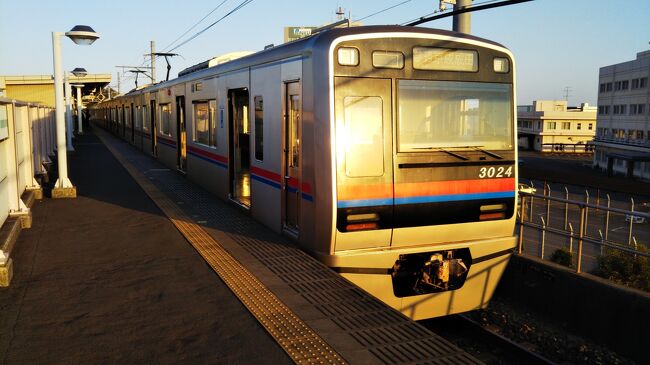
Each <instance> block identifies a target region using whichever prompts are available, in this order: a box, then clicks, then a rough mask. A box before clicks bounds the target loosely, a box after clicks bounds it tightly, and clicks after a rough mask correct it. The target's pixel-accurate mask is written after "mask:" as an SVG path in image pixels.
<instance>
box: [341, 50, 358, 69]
mask: <svg viewBox="0 0 650 365" xmlns="http://www.w3.org/2000/svg"><path fill="white" fill-rule="evenodd" d="M337 61H338V62H339V65H341V66H356V65H358V64H359V50H358V49H356V48H352V47H341V48H339V50H338V51H337Z"/></svg>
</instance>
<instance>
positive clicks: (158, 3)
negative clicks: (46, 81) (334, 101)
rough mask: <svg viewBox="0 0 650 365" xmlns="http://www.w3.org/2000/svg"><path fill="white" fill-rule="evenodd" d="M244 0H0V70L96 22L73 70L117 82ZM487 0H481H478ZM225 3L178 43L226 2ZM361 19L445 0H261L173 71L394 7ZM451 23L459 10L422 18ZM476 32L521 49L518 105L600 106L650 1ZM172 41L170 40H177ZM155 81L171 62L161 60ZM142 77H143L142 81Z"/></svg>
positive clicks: (535, 6)
mask: <svg viewBox="0 0 650 365" xmlns="http://www.w3.org/2000/svg"><path fill="white" fill-rule="evenodd" d="M242 1H243V0H225V2H224V0H212V1H208V0H185V1H182V0H151V1H150V0H130V1H124V0H112V1H106V0H96V1H88V0H84V1H77V0H65V1H47V0H41V1H36V0H20V1H16V0H0V14H2V15H3V16H2V20H1V21H0V75H47V74H52V69H53V67H52V36H51V32H53V31H57V32H65V31H68V30H70V29H71V28H72V27H73V26H74V25H77V24H83V25H90V26H91V27H93V28H94V29H95V31H97V32H98V33H100V35H101V38H100V39H99V40H97V41H96V42H95V43H94V44H93V45H91V46H76V45H75V44H74V43H72V42H71V41H70V40H68V39H67V38H65V37H63V39H62V54H63V65H64V69H65V70H72V69H73V68H75V67H84V68H86V69H87V70H88V72H89V73H110V74H112V76H113V84H112V85H113V86H114V87H117V82H116V79H117V72H118V71H122V70H121V69H119V68H116V67H115V66H117V65H126V66H140V65H145V64H144V57H143V55H144V54H145V53H148V52H149V42H150V41H151V40H153V41H155V42H156V48H157V51H158V52H162V51H166V50H169V49H170V48H173V46H174V45H176V44H178V43H180V42H182V41H183V40H184V39H186V38H188V37H190V36H192V35H194V34H195V33H196V32H198V31H200V30H202V29H203V28H205V27H207V26H208V25H209V24H211V23H213V22H215V21H217V20H218V19H219V18H221V17H223V16H224V15H225V14H226V13H227V12H229V11H230V10H232V9H233V8H235V7H236V6H237V5H239V4H241V3H242ZM485 1H486V0H474V4H480V3H483V2H485ZM222 2H224V3H223V5H221V7H220V8H218V9H217V10H215V11H214V12H213V13H212V14H211V15H209V16H208V17H207V18H206V19H205V20H204V21H203V22H202V23H200V24H199V25H198V26H196V27H195V28H194V29H192V30H191V31H189V32H188V33H187V34H186V35H185V36H184V37H182V38H181V39H180V40H179V41H178V42H176V43H173V42H174V41H175V40H176V39H178V38H179V37H180V36H181V35H182V34H183V33H185V32H186V31H187V30H188V29H189V28H191V27H192V26H194V25H195V24H196V23H197V22H198V21H199V20H200V19H202V18H203V17H205V16H206V15H207V14H208V13H210V12H211V11H212V10H213V9H215V8H216V7H217V5H219V4H220V3H222ZM400 3H403V4H401V5H399V6H397V7H395V8H393V9H390V10H387V11H385V12H382V13H380V14H378V15H374V16H371V17H368V18H366V19H364V20H362V23H363V24H364V25H374V24H402V23H405V22H408V21H411V20H415V19H418V18H420V17H422V16H426V15H431V14H432V13H433V12H434V11H435V10H436V9H437V8H438V3H439V2H438V1H437V0H410V1H404V0H318V1H296V0H292V1H288V0H254V1H252V2H251V3H249V4H248V5H246V6H244V7H243V8H241V9H240V10H238V11H236V12H234V13H233V14H232V15H230V16H228V17H227V18H225V19H223V20H222V21H220V22H219V23H217V24H216V25H214V26H213V27H211V28H210V29H208V30H207V31H205V32H204V33H202V34H201V35H199V36H198V37H196V38H195V39H194V40H192V41H190V42H188V43H186V44H185V45H183V46H181V47H179V48H178V49H175V50H174V51H173V52H175V53H179V54H180V56H179V57H174V58H172V59H171V63H172V70H171V76H170V78H173V77H175V76H176V74H177V73H178V72H179V71H181V70H182V69H184V68H186V67H188V66H191V65H194V64H197V63H199V62H203V61H205V60H207V59H209V58H211V57H214V56H218V55H222V54H225V53H228V52H233V51H257V50H262V49H263V48H264V46H265V45H268V44H272V43H273V44H276V45H278V44H281V43H282V40H283V29H284V27H285V26H319V25H323V24H326V23H329V22H332V21H336V20H337V18H336V14H335V11H336V9H337V8H338V7H342V8H343V9H344V11H345V13H346V15H350V16H351V18H352V20H356V19H360V18H364V17H366V16H368V15H371V14H373V13H375V12H378V11H380V10H383V9H386V8H389V7H391V6H393V5H396V4H400ZM421 26H423V27H429V28H439V29H447V30H451V27H452V21H451V17H449V18H445V19H441V20H435V21H432V22H429V23H425V24H423V25H421ZM471 27H472V29H471V33H472V34H473V35H475V36H479V37H483V38H487V39H490V40H493V41H496V42H498V43H501V44H503V45H505V46H506V47H508V48H509V49H510V50H511V51H512V52H513V54H514V56H515V63H516V72H517V83H518V85H517V88H518V90H517V104H519V105H523V104H531V103H532V101H533V100H553V99H555V100H562V99H565V88H567V87H568V88H569V94H568V101H569V105H579V104H580V103H583V102H588V103H589V104H591V105H595V104H596V101H597V90H598V71H599V68H600V67H603V66H607V65H611V64H615V63H620V62H625V61H631V60H634V59H635V58H636V54H637V53H638V52H642V51H646V50H649V49H650V43H649V42H650V1H648V0H624V1H621V0H619V1H612V0H535V1H531V2H526V3H521V4H516V5H511V6H505V7H500V8H495V9H490V10H484V11H478V12H474V13H472V25H471ZM170 45H171V46H170ZM157 64H158V70H157V79H158V81H160V80H162V79H164V77H165V76H164V75H165V71H166V69H165V67H166V65H165V62H164V60H162V59H159V60H158V61H157ZM143 78H144V77H143V76H139V83H140V84H143V83H144V80H143ZM133 79H134V76H133V74H129V73H127V76H126V77H124V78H123V79H122V83H121V86H122V92H126V91H128V90H129V89H131V88H133V87H134V80H133Z"/></svg>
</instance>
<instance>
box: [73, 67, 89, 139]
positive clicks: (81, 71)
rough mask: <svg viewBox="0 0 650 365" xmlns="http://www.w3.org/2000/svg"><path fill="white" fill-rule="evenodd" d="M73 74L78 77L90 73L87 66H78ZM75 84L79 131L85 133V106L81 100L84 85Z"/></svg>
mask: <svg viewBox="0 0 650 365" xmlns="http://www.w3.org/2000/svg"><path fill="white" fill-rule="evenodd" d="M72 74H73V75H75V76H76V77H86V75H88V71H86V69H85V68H82V67H77V68H75V69H74V70H72ZM74 86H75V87H76V88H77V133H78V134H84V128H83V121H82V120H81V109H82V108H83V105H82V102H81V88H82V87H83V85H82V84H76V85H74Z"/></svg>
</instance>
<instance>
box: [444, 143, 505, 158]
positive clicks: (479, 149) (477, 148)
mask: <svg viewBox="0 0 650 365" xmlns="http://www.w3.org/2000/svg"><path fill="white" fill-rule="evenodd" d="M454 148H472V149H474V150H475V151H479V152H483V153H485V154H486V155H488V156H490V157H494V158H496V159H499V160H503V156H501V155H498V154H496V153H494V152H491V151H488V150H484V149H483V146H455V147H454Z"/></svg>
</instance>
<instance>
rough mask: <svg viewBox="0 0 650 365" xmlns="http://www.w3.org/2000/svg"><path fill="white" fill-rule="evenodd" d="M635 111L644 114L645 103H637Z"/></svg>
mask: <svg viewBox="0 0 650 365" xmlns="http://www.w3.org/2000/svg"><path fill="white" fill-rule="evenodd" d="M637 112H638V113H639V114H645V104H639V105H637Z"/></svg>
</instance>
